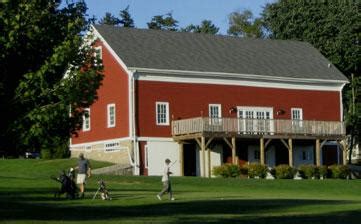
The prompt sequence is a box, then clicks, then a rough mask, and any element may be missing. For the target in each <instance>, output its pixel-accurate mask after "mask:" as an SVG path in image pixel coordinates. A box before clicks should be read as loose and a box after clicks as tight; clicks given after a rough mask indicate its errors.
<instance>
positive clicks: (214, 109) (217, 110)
mask: <svg viewBox="0 0 361 224" xmlns="http://www.w3.org/2000/svg"><path fill="white" fill-rule="evenodd" d="M208 108H209V117H210V118H220V117H222V111H221V104H209V107H208Z"/></svg>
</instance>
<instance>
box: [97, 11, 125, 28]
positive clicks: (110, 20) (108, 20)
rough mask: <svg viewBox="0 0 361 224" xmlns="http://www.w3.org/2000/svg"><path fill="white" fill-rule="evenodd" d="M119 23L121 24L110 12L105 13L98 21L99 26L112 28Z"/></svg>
mask: <svg viewBox="0 0 361 224" xmlns="http://www.w3.org/2000/svg"><path fill="white" fill-rule="evenodd" d="M120 23H122V21H121V20H120V19H118V18H117V17H115V16H113V15H112V14H111V13H110V12H106V13H105V16H104V17H103V18H101V19H100V21H99V24H104V25H112V26H117V25H119V24H120Z"/></svg>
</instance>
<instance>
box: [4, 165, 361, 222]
mask: <svg viewBox="0 0 361 224" xmlns="http://www.w3.org/2000/svg"><path fill="white" fill-rule="evenodd" d="M75 163H76V161H75V160H0V223H159V222H161V223H234V222H242V223H267V224H269V223H270V224H272V223H277V224H280V223H281V224H284V223H290V224H291V223H292V224H295V223H302V224H304V223H347V224H349V223H360V222H361V180H351V181H347V180H244V179H218V178H216V179H215V178H214V179H205V178H196V177H173V178H172V180H173V189H174V196H175V197H176V201H169V200H167V198H166V197H164V200H163V201H158V199H156V194H157V193H158V192H159V191H160V189H161V182H160V177H114V176H93V177H92V178H91V179H90V181H89V184H88V186H87V195H86V199H84V200H79V199H78V200H65V199H60V200H59V199H58V200H56V199H54V198H53V192H54V191H55V190H56V189H57V188H58V187H59V184H58V183H57V182H55V181H53V180H51V179H50V178H49V177H50V176H51V175H57V174H58V173H59V171H61V170H62V169H67V168H69V167H70V166H74V165H75ZM92 165H93V167H101V166H104V165H106V164H105V163H97V162H92ZM100 178H103V179H104V180H105V181H106V183H107V185H108V189H109V190H110V191H111V196H112V198H113V200H111V201H102V200H100V199H96V200H92V199H91V198H92V196H93V195H94V193H95V191H96V189H97V180H99V179H100Z"/></svg>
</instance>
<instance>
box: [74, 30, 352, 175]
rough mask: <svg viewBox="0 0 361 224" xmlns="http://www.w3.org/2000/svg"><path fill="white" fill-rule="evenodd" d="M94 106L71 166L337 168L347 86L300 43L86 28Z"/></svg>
mask: <svg viewBox="0 0 361 224" xmlns="http://www.w3.org/2000/svg"><path fill="white" fill-rule="evenodd" d="M93 33H94V34H95V36H96V38H98V42H97V48H98V49H99V50H100V53H101V56H102V59H103V64H104V74H105V77H104V81H103V85H102V86H101V88H100V89H99V90H98V96H99V99H98V101H97V102H95V103H94V104H93V105H92V106H91V107H90V108H88V111H89V115H90V116H89V117H88V118H84V125H83V130H81V131H80V132H79V136H78V137H73V138H72V139H71V146H70V147H71V152H72V155H73V156H77V154H78V153H80V152H84V153H85V154H86V155H87V156H88V157H89V158H94V159H98V160H107V161H113V162H116V163H119V164H124V165H125V166H126V165H128V166H132V167H133V168H134V174H136V175H138V174H140V175H159V174H161V172H162V166H163V163H164V160H165V158H170V159H171V160H172V161H176V162H175V164H174V166H173V168H172V169H173V170H174V171H175V172H174V173H175V174H176V175H198V176H205V177H208V176H211V170H212V167H213V166H218V165H221V164H223V163H227V162H228V163H235V164H244V163H252V162H259V163H262V164H266V165H268V166H270V167H274V166H276V165H278V164H289V165H291V166H295V167H297V166H299V165H301V164H316V165H322V164H333V163H342V162H343V161H344V158H345V157H344V154H345V153H343V151H342V149H341V147H339V146H338V145H339V144H338V141H339V140H341V139H342V138H344V136H345V128H344V124H343V119H342V118H343V114H342V110H343V109H342V88H343V86H344V85H345V84H346V83H347V82H348V81H347V78H346V77H345V76H344V75H343V74H342V73H341V72H340V71H339V70H337V69H336V68H335V67H334V66H333V65H332V64H331V63H330V62H329V61H328V60H327V59H326V58H325V57H324V56H322V55H321V54H320V53H319V52H318V51H317V50H316V49H315V48H314V47H312V46H311V45H310V44H308V43H305V42H299V41H284V40H262V39H246V38H237V37H229V36H214V35H207V34H194V33H182V32H168V31H157V30H141V29H129V28H119V27H114V26H106V25H95V26H94V27H93Z"/></svg>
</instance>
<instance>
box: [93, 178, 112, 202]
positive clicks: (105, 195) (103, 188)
mask: <svg viewBox="0 0 361 224" xmlns="http://www.w3.org/2000/svg"><path fill="white" fill-rule="evenodd" d="M98 184H99V187H98V190H97V191H96V192H95V194H94V197H93V200H94V199H95V197H96V196H97V194H98V192H99V193H100V197H101V199H103V200H112V198H111V197H110V195H109V191H108V190H107V188H106V186H105V182H104V181H103V180H102V179H101V180H99V181H98Z"/></svg>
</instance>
